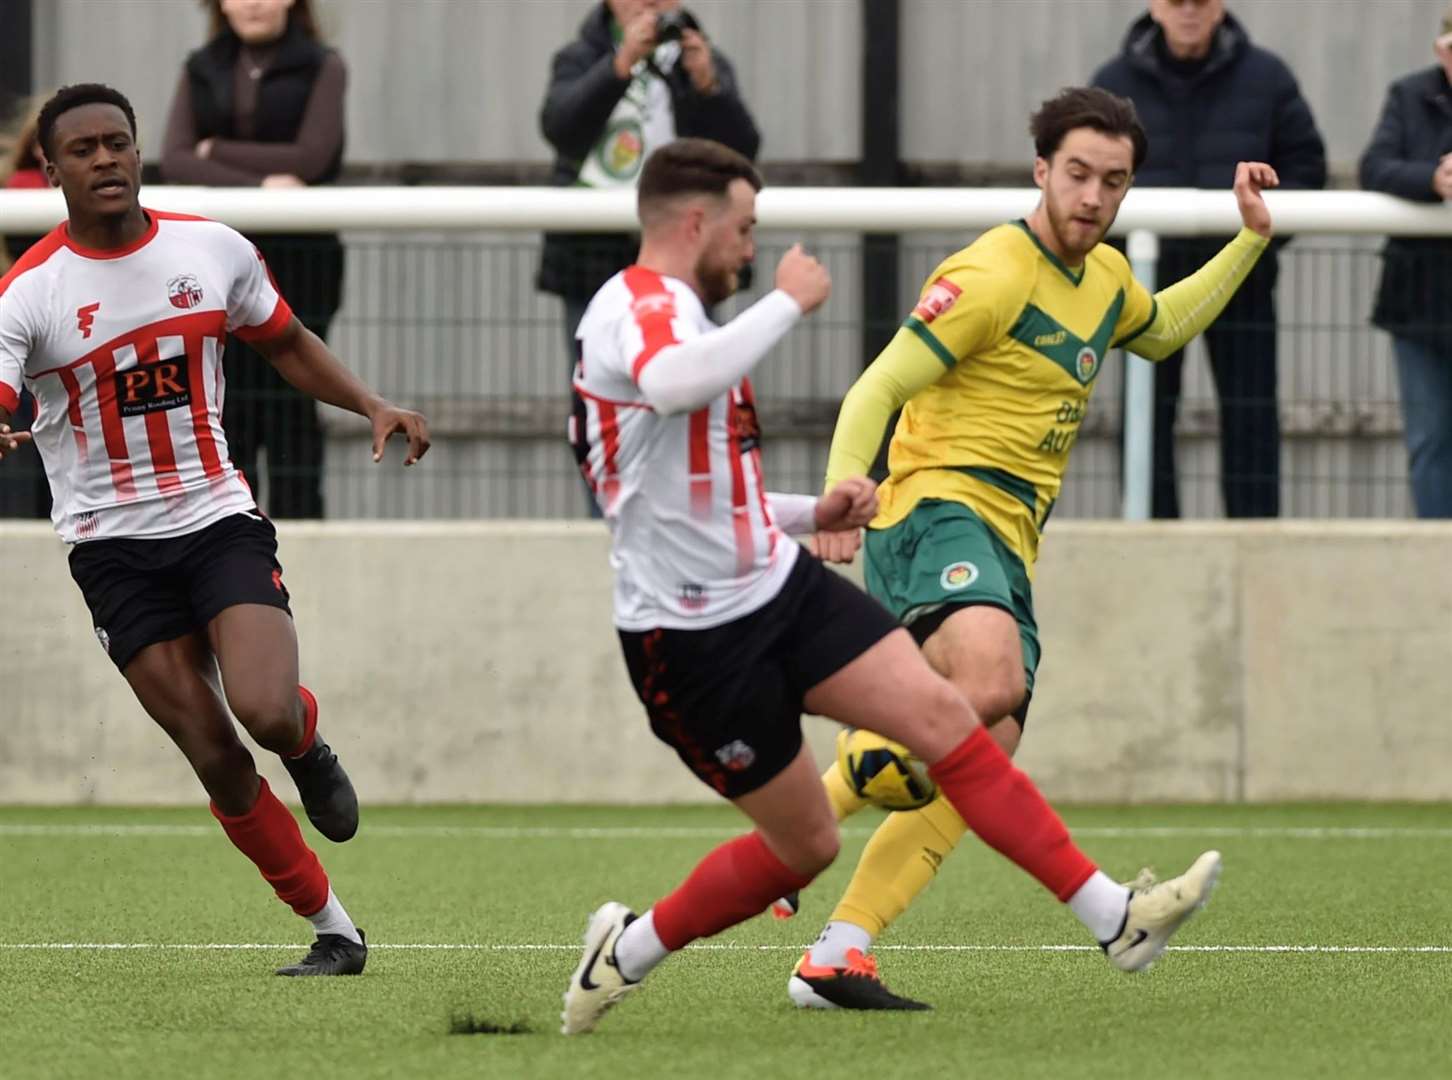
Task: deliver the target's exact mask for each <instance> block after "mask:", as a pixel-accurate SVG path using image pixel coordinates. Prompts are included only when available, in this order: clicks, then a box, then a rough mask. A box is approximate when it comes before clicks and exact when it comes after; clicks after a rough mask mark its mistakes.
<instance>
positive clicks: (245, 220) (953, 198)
mask: <svg viewBox="0 0 1452 1080" xmlns="http://www.w3.org/2000/svg"><path fill="white" fill-rule="evenodd" d="M1038 198H1039V193H1038V191H1037V190H1035V189H1033V188H787V187H779V188H767V189H766V190H765V191H763V192H762V193H761V195H760V197H759V199H758V203H757V212H758V217H759V218H760V221H761V227H762V228H764V229H803V230H807V231H814V230H823V229H845V230H852V231H869V232H926V231H938V230H954V229H973V228H979V229H981V228H988V227H989V226H992V225H997V224H999V223H1000V222H1003V221H1007V220H1010V219H1012V218H1015V217H1021V216H1022V215H1024V214H1026V213H1028V212H1029V211H1030V210H1032V209H1033V208H1034V205H1035V204H1036V203H1037V202H1038ZM1266 199H1267V202H1268V203H1269V204H1270V208H1271V212H1272V213H1273V214H1274V215H1275V219H1276V227H1277V228H1278V229H1279V230H1281V231H1282V232H1287V233H1335V234H1339V235H1345V234H1348V233H1358V234H1362V235H1377V234H1386V235H1393V236H1397V235H1400V236H1429V235H1431V236H1436V235H1442V236H1446V235H1452V209H1448V208H1446V207H1443V206H1442V205H1441V204H1426V203H1410V202H1406V201H1404V200H1401V199H1394V198H1392V197H1391V196H1389V195H1378V194H1374V193H1372V192H1366V191H1273V192H1270V193H1269V194H1268V195H1267V196H1266ZM142 202H144V203H145V204H146V205H148V206H154V207H156V208H157V209H158V210H173V211H178V212H182V213H188V214H201V215H203V216H205V217H212V218H216V219H217V220H219V221H225V222H227V224H229V225H233V226H235V227H237V228H239V229H248V230H255V231H258V232H265V231H277V232H333V231H336V230H339V229H370V230H377V229H387V230H395V229H461V228H467V229H506V230H521V231H535V230H539V229H567V230H580V231H588V230H592V229H598V230H601V231H610V230H613V229H624V228H629V227H630V226H631V225H633V223H634V221H635V197H634V194H633V193H632V192H630V191H614V192H596V191H585V190H581V189H579V188H525V187H397V188H374V187H331V188H327V187H320V188H301V189H296V190H292V189H280V190H267V191H262V190H260V189H258V188H199V187H167V186H160V185H158V186H153V187H147V188H144V189H143V190H142ZM64 214H65V208H64V205H63V204H62V202H61V198H60V195H59V194H58V193H57V192H53V191H23V190H17V191H0V233H19V234H24V233H36V232H43V231H46V230H48V229H49V228H50V227H51V226H53V225H54V224H55V223H56V222H57V221H59V220H60V219H61V218H62V217H63V216H64ZM1239 224H1240V215H1239V214H1238V212H1237V211H1236V208H1235V197H1234V196H1233V195H1232V194H1231V193H1230V192H1229V191H1198V190H1195V189H1193V188H1141V189H1139V190H1136V191H1131V192H1130V193H1129V196H1128V197H1127V198H1126V199H1125V201H1124V206H1123V208H1122V209H1121V210H1120V213H1119V221H1118V223H1117V224H1116V226H1115V231H1116V232H1117V233H1120V234H1125V233H1128V232H1130V231H1131V230H1133V229H1146V230H1148V231H1150V232H1155V233H1161V234H1173V235H1177V236H1190V235H1217V234H1227V233H1233V232H1234V231H1235V230H1236V229H1237V228H1238V227H1239Z"/></svg>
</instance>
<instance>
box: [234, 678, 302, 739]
mask: <svg viewBox="0 0 1452 1080" xmlns="http://www.w3.org/2000/svg"><path fill="white" fill-rule="evenodd" d="M229 704H231V706H232V714H233V715H234V716H236V717H237V722H238V723H239V724H241V725H242V726H243V727H244V728H246V729H247V734H249V735H251V736H252V737H253V738H254V739H255V740H257V744H258V745H259V746H263V747H266V748H267V749H268V750H272V751H274V752H276V753H286V752H287V751H288V750H290V749H291V748H292V747H294V746H296V745H297V744H298V741H299V740H300V739H301V738H302V734H303V716H302V705H301V704H300V702H299V701H298V696H297V692H296V691H295V690H294V691H292V692H291V693H288V694H285V695H281V694H271V695H269V694H248V695H243V696H240V697H239V699H238V700H236V701H230V700H229Z"/></svg>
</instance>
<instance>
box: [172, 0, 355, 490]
mask: <svg viewBox="0 0 1452 1080" xmlns="http://www.w3.org/2000/svg"><path fill="white" fill-rule="evenodd" d="M202 2H203V6H204V7H206V8H207V10H208V11H210V12H211V16H212V35H213V36H212V39H211V40H210V41H208V42H207V44H206V45H204V46H203V47H202V48H200V49H198V50H197V51H196V52H194V53H192V54H191V55H190V56H189V57H187V62H186V66H185V68H184V69H183V70H182V74H181V79H180V80H179V82H178V83H177V87H176V91H175V95H174V96H173V98H172V103H171V113H170V116H169V117H168V119H167V125H166V138H165V142H164V145H163V148H162V159H161V173H162V176H163V177H164V178H165V179H166V180H167V182H168V183H173V184H211V185H217V186H223V185H234V186H246V187H264V188H295V187H304V186H306V185H309V184H326V183H330V182H332V181H334V180H336V179H337V178H338V175H339V173H340V172H341V171H342V165H343V91H344V88H345V84H346V82H347V69H346V68H345V67H344V65H343V60H342V57H340V56H339V55H338V53H337V52H336V51H334V50H333V49H330V48H328V47H327V46H325V45H323V44H322V43H321V42H320V41H319V40H318V32H317V26H316V23H315V22H314V19H313V12H312V5H311V3H310V0H202ZM251 239H252V240H253V242H254V243H255V244H256V245H257V247H258V249H259V250H260V251H261V252H262V255H263V257H264V258H265V259H266V260H267V265H268V266H269V267H270V268H271V270H272V273H273V276H274V277H275V278H276V280H277V285H278V288H279V291H280V292H281V293H282V295H283V296H284V297H286V298H287V300H288V302H289V303H290V304H291V305H292V307H293V310H294V311H295V312H296V313H297V317H298V319H299V320H300V321H301V322H302V324H303V325H304V326H306V327H307V328H308V329H309V330H311V331H312V332H313V333H315V334H317V335H318V337H320V338H322V339H324V340H325V341H326V340H327V336H328V327H329V324H330V323H331V322H332V320H333V316H334V315H335V314H336V313H337V310H338V306H339V304H340V303H341V291H342V284H343V247H342V244H341V243H339V241H338V238H337V237H336V236H333V235H319V234H306V235H293V236H290V235H279V234H267V235H259V236H255V237H252V238H251ZM223 365H224V370H225V372H226V378H227V398H226V404H225V415H224V418H223V423H224V424H225V426H226V428H227V439H228V442H229V444H230V445H231V448H232V457H233V461H234V462H235V463H236V465H237V466H238V468H240V469H241V470H242V472H243V473H244V475H245V476H246V477H247V482H248V483H249V484H251V485H252V488H253V490H254V491H260V492H265V495H266V498H265V500H264V502H265V506H266V509H267V512H268V513H269V514H270V515H271V516H272V517H277V518H318V517H322V516H323V493H322V469H323V432H322V425H321V424H320V423H319V421H318V414H317V408H316V404H315V403H314V401H313V399H312V398H310V397H308V396H307V395H306V394H303V393H300V392H299V391H297V390H295V389H293V388H292V387H291V386H289V385H288V384H287V383H286V382H284V381H283V379H282V376H280V375H278V374H277V372H276V370H275V369H274V368H273V367H272V365H271V364H269V363H267V362H266V361H265V360H263V359H262V358H261V357H260V356H258V355H257V354H255V353H254V352H252V351H251V350H250V349H248V348H247V347H246V346H245V345H243V344H242V343H241V342H239V341H237V340H236V339H229V342H228V345H227V352H226V355H225V357H224V360H223ZM259 450H265V452H266V455H267V484H266V486H265V488H264V487H261V486H260V485H259V481H260V480H261V477H260V476H259V475H258V468H257V461H258V451H259Z"/></svg>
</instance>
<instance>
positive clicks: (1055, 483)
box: [872, 221, 1155, 572]
mask: <svg viewBox="0 0 1452 1080" xmlns="http://www.w3.org/2000/svg"><path fill="white" fill-rule="evenodd" d="M1154 316H1155V300H1154V298H1153V297H1152V296H1151V295H1150V294H1149V292H1148V291H1147V290H1146V289H1145V288H1144V286H1142V285H1140V284H1139V282H1137V281H1136V280H1135V279H1134V276H1133V274H1132V273H1131V272H1130V268H1129V263H1128V262H1127V261H1126V259H1125V257H1124V256H1123V255H1122V254H1120V253H1119V252H1118V251H1116V250H1115V249H1114V248H1111V247H1109V246H1107V245H1105V244H1100V245H1099V246H1098V247H1096V248H1095V249H1094V250H1093V251H1091V252H1090V253H1089V255H1088V257H1087V258H1086V259H1085V262H1084V266H1083V267H1082V268H1081V269H1080V270H1079V271H1077V272H1076V271H1073V270H1070V269H1069V268H1068V267H1067V266H1065V265H1064V263H1063V262H1062V261H1061V260H1059V259H1058V258H1057V257H1056V256H1054V255H1053V254H1052V253H1051V252H1050V251H1048V249H1046V248H1045V247H1044V246H1043V245H1042V244H1041V243H1040V242H1039V240H1038V238H1037V237H1036V236H1034V234H1033V233H1032V232H1031V231H1030V229H1029V227H1028V225H1027V223H1025V222H1023V221H1017V222H1013V223H1012V224H1008V225H1000V226H999V227H997V228H995V229H992V230H990V231H989V232H987V233H985V234H983V236H981V237H979V238H978V239H977V240H976V241H974V242H973V243H972V244H970V245H968V246H967V247H966V248H964V249H962V250H961V251H959V252H957V253H956V254H954V255H951V256H949V257H948V258H947V259H945V260H944V261H943V262H942V263H941V264H939V266H938V268H937V269H936V270H934V271H933V273H932V274H931V275H930V276H929V278H928V281H927V283H926V285H925V286H924V287H923V291H922V294H921V297H920V299H919V301H918V304H917V306H916V307H915V308H914V309H913V312H912V314H911V315H909V316H908V319H907V322H906V323H905V324H904V326H905V328H906V329H907V330H909V331H911V332H912V333H913V334H914V335H916V336H917V338H919V339H920V340H921V341H922V342H923V343H924V344H925V345H927V346H928V348H929V349H931V350H932V352H933V354H934V355H935V356H937V358H938V359H939V360H940V361H941V362H942V364H943V367H944V368H945V369H946V371H945V373H944V375H943V377H942V378H941V379H939V380H938V381H937V382H936V383H934V384H933V385H931V386H928V387H926V388H925V389H922V390H919V391H918V392H917V393H916V394H914V395H913V396H912V398H911V400H909V401H908V402H907V404H906V405H905V406H904V407H903V410H902V416H901V418H900V420H899V421H898V425H897V429H896V431H895V432H894V433H893V437H892V443H891V446H890V447H889V450H888V469H889V474H890V475H889V477H888V479H887V481H886V482H885V483H883V485H882V486H881V487H880V488H879V491H878V497H879V500H880V507H881V509H880V512H879V515H878V517H877V519H876V520H874V521H873V523H872V525H873V527H874V528H886V527H887V526H889V525H894V524H896V523H897V522H899V521H901V520H902V519H903V518H905V517H907V515H908V514H909V513H910V512H911V511H912V508H913V507H914V506H915V505H917V503H918V501H919V500H921V499H949V500H954V501H958V502H963V503H967V504H968V505H970V506H971V507H973V509H974V510H975V511H976V512H977V513H978V514H979V515H980V516H981V517H982V518H983V519H984V520H985V521H987V522H988V523H989V524H990V525H991V526H992V527H993V528H994V529H995V530H996V531H997V532H998V533H999V535H1000V536H1002V537H1003V539H1004V541H1005V542H1006V543H1007V544H1008V545H1009V546H1010V547H1011V548H1013V550H1014V551H1016V552H1017V553H1018V555H1019V556H1020V557H1021V558H1022V559H1023V561H1024V565H1025V566H1026V567H1027V568H1029V569H1030V572H1032V567H1033V563H1034V559H1035V557H1036V555H1037V553H1038V541H1039V532H1040V530H1041V529H1042V528H1043V525H1044V522H1045V521H1046V520H1048V516H1049V513H1050V511H1052V510H1053V507H1054V501H1055V500H1056V499H1057V498H1058V496H1059V488H1060V485H1061V484H1062V483H1063V478H1064V470H1065V469H1066V467H1067V466H1068V461H1069V450H1070V449H1071V448H1072V447H1073V445H1074V441H1075V439H1076V438H1077V437H1078V434H1079V425H1080V424H1081V423H1082V421H1083V419H1084V416H1085V413H1086V411H1087V408H1088V404H1089V394H1090V392H1091V391H1092V390H1093V389H1094V382H1095V380H1096V378H1097V377H1098V375H1099V372H1100V369H1101V368H1102V367H1103V365H1104V359H1105V356H1106V355H1107V353H1108V351H1109V350H1110V349H1111V348H1113V347H1115V346H1118V345H1121V344H1123V343H1124V342H1126V341H1128V340H1130V339H1131V338H1133V337H1135V336H1136V335H1137V334H1139V333H1140V332H1141V331H1143V330H1144V329H1145V328H1146V327H1148V326H1149V325H1150V323H1151V322H1153V321H1154Z"/></svg>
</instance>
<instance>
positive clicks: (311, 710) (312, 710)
mask: <svg viewBox="0 0 1452 1080" xmlns="http://www.w3.org/2000/svg"><path fill="white" fill-rule="evenodd" d="M297 696H298V697H299V698H301V699H302V703H303V735H302V741H301V742H300V743H298V744H297V748H296V749H295V750H293V752H292V753H290V754H288V755H287V756H288V757H290V758H298V757H302V756H303V755H304V754H306V753H307V752H308V751H309V750H311V749H312V748H313V739H314V738H315V737H316V736H317V734H318V699H317V698H315V697H314V696H313V692H312V691H311V690H309V689H308V688H307V687H306V686H299V687H298V688H297Z"/></svg>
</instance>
